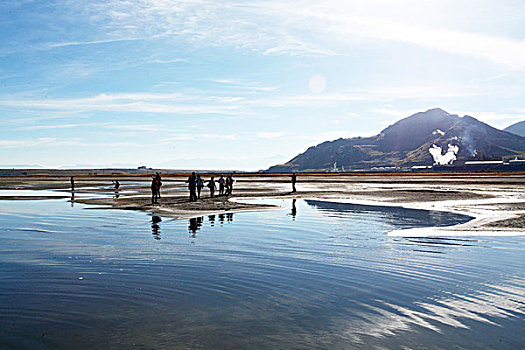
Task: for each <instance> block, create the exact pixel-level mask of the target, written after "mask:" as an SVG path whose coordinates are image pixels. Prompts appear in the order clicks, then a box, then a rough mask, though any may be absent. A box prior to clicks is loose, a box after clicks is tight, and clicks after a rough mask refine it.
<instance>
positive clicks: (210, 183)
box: [208, 176, 217, 198]
mask: <svg viewBox="0 0 525 350" xmlns="http://www.w3.org/2000/svg"><path fill="white" fill-rule="evenodd" d="M208 188H209V189H210V197H211V198H213V194H214V193H215V190H216V189H217V186H215V180H213V176H212V177H211V180H210V181H209V182H208Z"/></svg>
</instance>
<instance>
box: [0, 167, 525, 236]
mask: <svg viewBox="0 0 525 350" xmlns="http://www.w3.org/2000/svg"><path fill="white" fill-rule="evenodd" d="M186 178H187V175H184V176H181V175H169V176H163V186H162V189H161V195H162V198H161V199H160V200H159V204H158V205H157V204H153V205H152V204H151V191H150V179H151V177H149V176H81V177H78V178H76V180H75V192H74V194H73V196H72V193H71V190H70V183H69V176H45V177H39V176H4V177H0V190H13V189H31V190H56V191H57V195H56V196H36V195H35V196H25V195H24V196H17V195H16V194H13V195H3V196H2V197H0V198H1V199H4V200H5V199H11V200H15V199H24V200H27V199H34V200H37V199H47V198H57V197H62V198H69V199H70V200H72V201H73V202H74V203H84V204H89V205H90V206H89V208H93V209H95V208H97V209H104V208H116V209H124V210H140V211H146V212H151V213H154V214H156V215H161V216H169V217H174V218H180V219H182V218H191V217H195V216H201V215H207V214H213V213H221V212H238V211H248V210H268V209H272V208H274V207H271V206H268V205H256V204H247V203H242V202H240V201H239V200H238V199H244V198H264V197H273V198H290V199H292V198H309V199H321V200H330V201H337V202H351V203H355V204H368V205H370V204H371V205H381V206H402V207H406V208H414V209H428V210H440V211H450V212H455V213H460V214H466V215H470V216H473V217H474V220H472V221H470V222H468V223H466V224H462V225H457V226H454V227H449V228H429V229H427V230H426V231H424V232H423V233H422V230H421V229H418V230H417V234H428V235H440V234H442V235H472V234H475V235H478V234H480V235H525V175H524V174H500V175H497V174H370V175H363V174H359V175H340V174H335V175H332V174H322V175H300V174H299V176H298V182H297V186H296V187H297V190H298V192H295V193H292V192H291V184H290V177H289V176H274V175H272V176H268V175H250V176H247V175H244V176H241V175H239V176H237V177H235V184H234V191H233V195H232V196H217V197H215V198H210V195H209V190H208V188H206V187H205V188H203V190H202V193H201V199H200V200H199V201H197V202H189V201H188V190H187V188H186V183H185V180H186ZM204 179H205V180H208V179H209V176H208V175H204ZM112 180H119V182H120V184H121V186H120V189H119V190H118V191H115V190H114V188H113V185H112ZM411 234H415V232H414V231H411V230H405V231H396V232H395V233H394V235H411Z"/></svg>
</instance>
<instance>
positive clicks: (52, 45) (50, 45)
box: [45, 38, 137, 48]
mask: <svg viewBox="0 0 525 350" xmlns="http://www.w3.org/2000/svg"><path fill="white" fill-rule="evenodd" d="M134 40H137V39H136V38H116V39H105V40H92V41H69V42H61V43H60V42H59V43H48V44H46V45H45V46H46V47H48V48H56V47H67V46H81V45H98V44H108V43H115V42H121V41H134Z"/></svg>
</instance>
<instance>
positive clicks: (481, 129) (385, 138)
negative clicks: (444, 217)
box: [268, 108, 525, 172]
mask: <svg viewBox="0 0 525 350" xmlns="http://www.w3.org/2000/svg"><path fill="white" fill-rule="evenodd" d="M516 156H520V157H522V156H525V137H521V136H518V135H515V134H512V133H509V132H506V131H502V130H499V129H496V128H493V127H491V126H489V125H487V124H485V123H483V122H480V121H479V120H477V119H476V118H473V117H470V116H464V117H459V116H458V115H455V114H449V113H447V112H445V111H444V110H442V109H439V108H434V109H430V110H428V111H426V112H420V113H416V114H414V115H411V116H409V117H407V118H404V119H401V120H399V121H398V122H396V123H395V124H393V125H390V126H389V127H387V128H386V129H384V130H383V131H381V132H380V133H379V134H378V135H376V136H372V137H354V138H349V139H343V138H340V139H338V140H335V141H326V142H323V143H320V144H318V145H317V146H312V147H310V148H308V149H307V150H306V151H305V152H304V153H301V154H299V155H297V156H296V157H294V158H292V159H291V160H289V161H288V162H286V163H284V164H281V165H275V166H272V167H270V168H269V169H268V171H269V172H289V171H326V170H330V169H333V168H334V167H336V168H338V169H342V168H343V167H344V169H346V170H352V169H370V168H373V167H391V166H405V167H406V166H413V165H432V164H434V163H437V164H447V163H451V162H452V161H454V160H456V159H460V160H466V159H477V160H488V159H497V160H501V159H502V158H513V157H516Z"/></svg>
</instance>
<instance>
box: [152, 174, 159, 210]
mask: <svg viewBox="0 0 525 350" xmlns="http://www.w3.org/2000/svg"><path fill="white" fill-rule="evenodd" d="M158 193H159V189H158V181H157V179H156V178H155V176H153V177H152V178H151V204H158V201H157V200H158Z"/></svg>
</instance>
